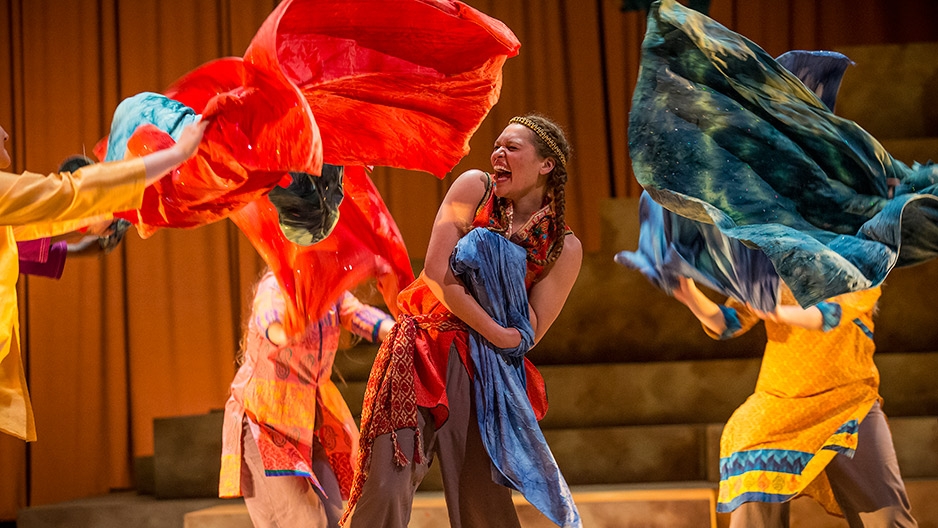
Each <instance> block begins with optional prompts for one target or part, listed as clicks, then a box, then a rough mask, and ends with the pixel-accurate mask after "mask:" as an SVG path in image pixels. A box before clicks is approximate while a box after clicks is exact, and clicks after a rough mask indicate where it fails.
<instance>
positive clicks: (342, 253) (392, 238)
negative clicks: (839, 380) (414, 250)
mask: <svg viewBox="0 0 938 528" xmlns="http://www.w3.org/2000/svg"><path fill="white" fill-rule="evenodd" d="M343 186H344V188H345V199H344V200H342V204H341V205H340V206H339V222H338V223H337V224H336V227H335V229H334V230H333V231H332V233H331V234H330V235H329V236H328V237H326V238H325V239H324V240H323V241H321V242H318V243H316V244H313V245H312V246H300V245H298V244H294V243H292V242H290V241H289V240H287V238H286V237H285V236H284V234H283V231H281V229H280V225H279V220H278V216H277V210H276V208H275V207H274V205H273V204H272V203H270V200H269V199H268V198H267V197H266V196H265V197H263V198H261V199H259V200H257V201H255V202H252V203H250V204H248V205H247V206H246V207H244V208H243V209H241V210H239V211H238V212H236V213H234V214H232V215H231V219H232V221H234V223H235V224H236V225H237V226H238V227H239V228H240V229H241V231H243V232H244V234H245V235H246V236H247V238H248V239H249V240H250V241H251V244H253V245H254V248H255V249H256V250H257V252H258V253H260V255H261V257H263V259H264V261H265V262H267V264H268V265H269V266H270V267H271V270H272V271H273V272H274V274H275V275H276V276H277V279H278V280H279V281H280V284H281V286H282V287H283V290H284V292H285V293H287V294H288V296H289V297H290V299H293V300H295V302H294V303H292V306H290V307H288V311H287V320H286V321H285V322H284V325H285V326H286V327H287V331H288V333H292V332H296V331H298V330H299V329H301V328H304V327H305V325H306V324H307V323H309V322H314V321H317V320H318V319H319V318H320V317H321V315H322V314H323V312H324V311H325V309H326V308H327V307H328V306H329V305H330V304H331V303H332V302H333V301H334V300H335V299H336V298H338V296H339V294H340V293H341V292H342V291H344V290H347V289H349V288H352V287H353V286H355V285H356V284H358V283H359V282H361V281H363V280H364V279H366V278H368V277H372V276H375V277H377V279H378V289H379V290H380V291H381V293H382V295H383V296H384V300H385V303H386V304H387V306H388V309H389V310H391V311H392V312H393V313H394V314H395V315H396V312H397V294H398V292H399V291H400V290H401V289H402V288H403V287H404V286H406V285H407V284H410V283H411V282H413V280H414V273H413V270H412V269H411V266H410V259H409V257H408V255H407V249H406V247H405V246H404V239H403V238H402V237H401V233H400V231H399V230H398V228H397V224H395V223H394V219H393V218H392V217H391V213H390V212H389V211H388V209H387V206H386V205H385V204H384V201H382V200H381V196H380V195H379V194H378V190H377V189H376V188H375V186H374V184H373V183H372V182H371V179H370V178H369V177H368V175H367V174H366V173H365V169H364V168H362V167H346V168H345V176H344V182H343Z"/></svg>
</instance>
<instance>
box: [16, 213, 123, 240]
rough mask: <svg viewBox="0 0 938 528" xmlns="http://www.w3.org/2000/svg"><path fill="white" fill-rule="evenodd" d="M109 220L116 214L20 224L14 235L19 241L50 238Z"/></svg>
mask: <svg viewBox="0 0 938 528" xmlns="http://www.w3.org/2000/svg"><path fill="white" fill-rule="evenodd" d="M109 220H114V215H112V214H110V213H108V214H103V215H98V216H89V217H87V218H81V219H79V220H66V221H63V222H48V223H42V224H28V225H20V226H16V227H14V228H13V236H14V237H15V238H16V241H17V242H22V241H24V240H36V239H37V238H49V237H54V236H58V235H64V234H66V233H71V232H73V231H78V230H79V229H81V228H83V227H87V226H90V225H94V224H97V223H99V222H106V221H109Z"/></svg>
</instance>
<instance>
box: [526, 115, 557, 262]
mask: <svg viewBox="0 0 938 528" xmlns="http://www.w3.org/2000/svg"><path fill="white" fill-rule="evenodd" d="M525 121H527V122H525ZM511 122H515V123H521V124H523V125H525V126H527V127H529V128H531V130H532V131H534V144H535V145H536V146H537V153H538V155H539V156H541V157H542V158H553V159H554V169H553V170H552V171H551V172H550V174H548V175H547V183H548V192H549V193H550V194H551V196H552V198H553V200H554V212H555V214H554V217H553V220H552V224H553V225H552V227H553V231H554V233H556V235H557V240H556V242H555V243H554V245H553V246H552V247H551V249H550V253H549V254H548V255H547V264H548V265H550V264H552V263H553V262H554V261H555V260H557V258H558V257H560V253H561V251H563V241H564V236H565V234H566V230H567V225H566V222H564V212H565V211H566V196H565V194H566V192H565V186H566V183H567V164H568V163H570V154H571V152H570V144H569V143H568V142H567V138H566V136H565V135H564V133H563V129H561V128H560V126H559V125H557V124H556V123H554V122H553V121H551V120H550V119H548V118H546V117H544V116H542V115H539V114H528V115H526V116H523V117H520V118H518V117H516V118H513V119H512V120H511ZM532 125H533V126H532ZM544 135H546V136H547V137H546V138H545V137H543V136H544Z"/></svg>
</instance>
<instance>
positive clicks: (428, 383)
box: [343, 115, 582, 528]
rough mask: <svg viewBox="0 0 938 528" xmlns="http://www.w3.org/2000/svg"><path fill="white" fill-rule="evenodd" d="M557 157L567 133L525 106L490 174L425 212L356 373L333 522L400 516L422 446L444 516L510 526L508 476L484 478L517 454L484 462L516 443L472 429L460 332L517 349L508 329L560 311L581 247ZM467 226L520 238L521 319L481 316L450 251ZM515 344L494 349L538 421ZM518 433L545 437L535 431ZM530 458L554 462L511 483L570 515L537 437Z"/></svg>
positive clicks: (572, 519) (472, 376)
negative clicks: (388, 310) (361, 381)
mask: <svg viewBox="0 0 938 528" xmlns="http://www.w3.org/2000/svg"><path fill="white" fill-rule="evenodd" d="M569 157H570V148H569V145H568V143H567V141H566V139H565V137H564V135H563V132H562V130H561V129H560V128H559V127H558V126H557V125H556V124H554V123H552V122H551V121H549V120H547V119H545V118H544V117H542V116H538V115H529V116H525V117H515V118H512V119H511V120H510V122H509V124H508V126H506V127H505V129H504V130H503V131H502V133H501V135H500V136H499V137H498V139H497V140H496V142H495V146H494V150H493V152H492V154H491V163H492V167H493V169H494V171H493V172H494V174H488V173H485V172H482V171H480V170H469V171H467V172H465V173H463V174H461V175H460V176H459V177H458V178H457V179H456V180H455V181H454V182H453V185H452V186H451V187H450V189H449V191H448V192H447V194H446V196H445V198H444V200H443V203H442V205H441V206H440V209H439V211H438V213H437V216H436V220H435V222H434V226H433V229H432V232H431V236H430V243H429V246H428V249H427V255H426V260H425V267H424V270H423V272H422V273H421V274H420V276H419V277H418V278H417V280H415V281H414V282H413V283H412V284H411V285H410V286H408V287H407V288H405V289H404V290H403V291H402V292H401V294H400V296H399V298H398V299H399V301H398V308H399V310H400V312H401V313H400V315H399V316H398V318H397V322H396V324H395V326H394V329H393V330H392V331H391V334H390V335H389V336H388V339H387V340H385V342H384V343H382V346H381V348H380V351H379V354H378V358H377V359H376V360H375V365H374V366H373V368H372V371H371V376H370V378H369V380H368V388H367V390H366V393H365V402H364V406H363V413H362V433H361V434H362V437H361V456H360V458H359V460H358V464H359V465H358V471H357V473H356V480H355V484H354V486H353V489H352V497H351V498H350V501H349V504H348V507H347V510H346V517H345V519H344V521H343V522H344V524H345V525H346V526H349V527H353V528H357V527H373V526H382V527H405V526H407V524H408V521H409V519H410V514H411V507H412V502H413V497H414V493H415V490H416V488H417V486H418V485H419V483H420V481H421V479H422V478H423V476H424V475H425V473H426V471H427V469H428V466H429V464H430V461H431V457H433V456H434V455H436V456H438V457H439V462H440V464H441V470H442V473H443V480H444V490H445V495H446V503H447V509H448V511H449V519H450V523H451V525H452V526H456V527H460V526H461V527H464V528H465V527H471V526H485V527H495V526H519V521H518V517H517V514H516V512H515V509H514V504H513V503H512V498H511V489H510V488H508V487H505V486H502V485H499V484H498V483H496V482H495V480H498V481H499V482H502V483H505V481H506V480H508V481H511V482H515V481H513V480H512V479H511V478H510V477H511V475H510V473H511V469H517V468H512V467H510V466H511V463H510V462H509V463H508V466H509V467H507V468H506V467H505V466H502V465H497V466H496V465H495V462H496V460H498V461H502V460H503V459H506V458H512V459H517V460H520V459H523V458H524V457H525V456H526V455H527V454H528V453H524V452H511V453H505V452H503V451H504V450H505V449H506V448H505V447H500V446H494V447H493V446H492V445H491V444H492V442H491V441H487V440H489V439H490V437H489V435H488V433H489V431H485V430H480V426H479V422H480V421H482V420H483V416H481V415H479V416H478V420H477V419H476V418H477V417H476V416H475V415H476V414H477V410H478V409H481V408H482V406H483V405H485V404H487V403H489V402H483V401H479V400H478V397H479V396H478V395H479V394H480V387H479V386H478V385H476V386H473V384H474V383H476V384H477V383H478V382H479V378H480V377H481V376H482V374H483V372H482V371H480V370H479V367H480V366H479V365H478V364H475V362H474V361H473V360H471V359H470V357H474V356H470V351H469V348H470V342H471V341H472V339H473V336H477V337H478V338H480V339H481V340H483V341H486V342H488V343H490V344H491V346H493V347H496V348H497V349H500V350H499V352H506V351H513V352H517V350H514V349H516V348H518V347H524V346H525V345H524V344H522V342H525V343H527V345H526V346H527V347H530V346H533V344H534V343H536V342H537V341H539V340H540V339H541V338H542V337H543V336H544V334H545V333H546V332H547V330H548V328H550V326H551V324H552V323H553V322H554V320H555V319H556V318H557V316H558V314H559V313H560V310H561V308H562V307H563V304H564V302H565V300H566V298H567V295H568V294H569V293H570V290H571V288H572V287H573V283H574V281H575V280H576V277H577V274H578V273H579V269H580V264H581V260H582V248H581V245H580V241H579V240H578V239H577V237H576V236H575V235H574V234H573V232H572V231H571V230H570V229H569V228H568V227H567V226H566V225H565V223H564V185H565V183H566V180H567V167H568V163H569ZM474 228H484V229H485V230H489V232H490V234H491V233H497V234H498V235H501V237H504V239H508V240H510V241H511V242H513V244H508V246H511V247H513V248H514V249H519V248H518V246H520V248H523V251H521V253H522V256H521V260H520V261H519V263H518V266H519V268H520V270H521V275H522V276H524V278H523V280H521V281H519V282H523V283H524V287H525V289H526V293H527V295H526V297H525V296H524V291H522V297H525V298H524V301H526V302H529V303H530V309H527V308H526V309H524V315H523V319H524V321H523V324H513V325H509V326H503V325H502V324H500V323H499V322H498V321H496V320H495V319H493V317H491V316H490V315H489V313H488V312H487V311H486V310H487V308H486V307H483V305H482V304H480V302H479V301H477V300H476V299H475V298H474V297H473V296H471V295H470V294H469V293H468V292H467V290H466V287H467V286H468V285H467V284H465V282H464V281H463V280H460V279H459V278H457V276H456V275H455V274H454V270H453V269H452V268H451V266H450V257H451V254H453V252H454V248H457V246H458V244H459V243H460V242H461V240H463V239H464V237H465V238H469V237H467V234H469V233H470V232H473V233H475V232H476V230H475V229H474ZM501 237H499V238H501ZM498 251H501V250H500V249H499V250H497V251H496V252H498ZM525 327H526V328H525ZM470 334H472V335H470ZM525 351H526V348H525V349H524V350H521V354H512V355H508V354H506V355H505V356H503V357H504V361H502V362H503V363H513V362H515V361H517V364H518V365H519V366H520V369H521V370H522V371H526V390H527V395H525V393H524V390H525V385H524V384H522V385H521V394H520V398H521V400H522V401H520V402H515V403H516V405H515V407H516V408H517V409H519V411H517V412H519V413H522V414H524V413H527V414H529V415H530V417H531V421H532V422H533V423H531V424H529V425H528V429H531V428H533V430H534V432H536V433H537V434H540V430H539V428H538V427H537V425H536V421H535V420H534V417H535V416H536V418H537V419H539V418H541V417H542V416H543V414H544V412H546V394H545V392H544V386H543V380H542V378H540V376H539V374H538V373H537V371H536V369H534V368H533V366H531V365H530V362H529V361H528V360H527V359H522V358H523V352H525ZM522 375H524V374H522ZM481 390H482V392H485V391H486V390H487V391H496V392H497V391H503V390H505V387H485V388H483V389H481ZM529 398H530V400H529ZM520 417H521V416H520V415H518V418H520ZM529 432H530V431H529ZM540 438H541V440H542V438H543V437H542V436H541V437H540ZM526 447H527V448H529V449H530V450H531V451H532V452H536V453H539V454H541V453H544V452H545V451H546V444H545V445H528V446H526ZM493 449H494V451H493ZM499 449H501V450H503V451H501V452H500V451H499ZM539 460H545V461H546V463H551V464H554V466H553V467H546V466H540V465H537V466H533V467H529V468H528V473H529V475H526V476H527V477H529V478H531V479H532V480H535V479H536V478H537V477H538V476H542V478H540V479H539V480H538V482H539V483H540V484H541V485H542V488H541V489H540V490H531V489H519V488H518V487H517V483H515V484H514V486H515V487H516V489H519V491H521V492H522V493H523V494H524V495H525V497H526V498H528V500H529V501H531V502H532V504H535V506H537V507H538V509H540V510H541V511H542V512H544V513H545V514H546V515H548V516H549V517H550V518H551V519H552V520H554V522H556V523H557V524H559V525H562V526H579V516H578V514H577V512H576V508H575V507H574V506H573V504H572V500H571V498H570V495H569V490H568V489H567V487H566V483H565V482H563V479H562V477H560V474H559V470H557V469H556V466H555V463H554V462H553V459H552V457H549V451H547V452H546V457H544V458H540V459H539ZM552 490H553V491H552ZM538 493H540V496H539V495H538Z"/></svg>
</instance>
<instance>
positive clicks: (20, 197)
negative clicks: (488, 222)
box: [0, 158, 146, 226]
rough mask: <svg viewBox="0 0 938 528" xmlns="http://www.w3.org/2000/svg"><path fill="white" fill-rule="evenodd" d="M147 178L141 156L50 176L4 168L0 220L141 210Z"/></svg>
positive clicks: (65, 217) (5, 222)
mask: <svg viewBox="0 0 938 528" xmlns="http://www.w3.org/2000/svg"><path fill="white" fill-rule="evenodd" d="M145 179H146V169H145V167H144V164H143V160H142V159H140V158H137V159H133V160H127V161H117V162H113V163H96V164H94V165H88V166H86V167H82V168H81V169H79V170H77V171H75V172H62V173H53V174H49V175H47V176H44V175H41V174H36V173H31V172H24V173H23V174H21V175H17V174H11V173H8V172H0V225H12V226H18V225H25V224H36V223H39V224H46V223H55V222H63V221H70V220H79V219H82V218H86V217H89V216H99V215H103V214H110V213H113V212H116V211H126V210H130V209H137V208H139V207H140V204H141V203H142V201H143V189H144V187H145Z"/></svg>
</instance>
